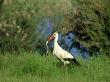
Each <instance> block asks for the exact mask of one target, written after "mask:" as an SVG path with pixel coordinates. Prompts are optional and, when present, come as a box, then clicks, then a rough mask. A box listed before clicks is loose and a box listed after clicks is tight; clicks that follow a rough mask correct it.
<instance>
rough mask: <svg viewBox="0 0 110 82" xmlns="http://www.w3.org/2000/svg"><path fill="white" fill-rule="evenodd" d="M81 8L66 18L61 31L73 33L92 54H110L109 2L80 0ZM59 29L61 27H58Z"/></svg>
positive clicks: (107, 0)
mask: <svg viewBox="0 0 110 82" xmlns="http://www.w3.org/2000/svg"><path fill="white" fill-rule="evenodd" d="M79 4H80V6H78V7H77V8H76V11H75V12H74V11H71V13H68V14H66V15H65V16H64V21H63V22H62V24H61V26H60V28H59V29H61V28H62V29H63V30H62V31H61V32H64V33H65V32H69V31H72V32H74V33H75V35H76V38H77V40H76V41H78V42H79V43H81V44H83V45H84V46H85V47H87V48H88V49H89V50H90V52H91V53H97V52H98V51H99V52H101V53H106V54H107V55H110V54H109V51H110V48H109V47H110V38H109V36H110V34H109V33H110V5H109V0H106V1H104V0H98V1H95V0H92V1H91V0H79ZM73 10H75V9H74V7H73ZM58 27H59V26H58Z"/></svg>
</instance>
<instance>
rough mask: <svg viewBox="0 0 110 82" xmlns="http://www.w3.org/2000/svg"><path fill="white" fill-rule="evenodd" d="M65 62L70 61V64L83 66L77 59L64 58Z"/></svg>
mask: <svg viewBox="0 0 110 82" xmlns="http://www.w3.org/2000/svg"><path fill="white" fill-rule="evenodd" d="M63 60H64V61H69V62H71V63H73V64H76V65H77V66H81V64H80V63H79V62H78V61H77V60H76V59H75V58H73V59H71V58H64V59H63Z"/></svg>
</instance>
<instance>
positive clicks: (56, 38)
mask: <svg viewBox="0 0 110 82" xmlns="http://www.w3.org/2000/svg"><path fill="white" fill-rule="evenodd" d="M57 41H58V36H56V37H55V40H54V47H55V45H58V43H57Z"/></svg>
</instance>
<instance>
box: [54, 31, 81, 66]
mask: <svg viewBox="0 0 110 82" xmlns="http://www.w3.org/2000/svg"><path fill="white" fill-rule="evenodd" d="M53 37H54V38H55V39H54V49H53V54H54V55H55V56H57V57H58V58H59V59H60V60H61V61H62V62H63V63H64V64H68V63H71V62H74V63H75V64H77V65H79V63H78V62H77V60H76V59H75V58H74V56H72V55H71V54H70V53H69V52H67V51H65V50H64V49H62V48H61V47H60V46H59V44H58V42H57V41H58V33H57V32H55V33H53Z"/></svg>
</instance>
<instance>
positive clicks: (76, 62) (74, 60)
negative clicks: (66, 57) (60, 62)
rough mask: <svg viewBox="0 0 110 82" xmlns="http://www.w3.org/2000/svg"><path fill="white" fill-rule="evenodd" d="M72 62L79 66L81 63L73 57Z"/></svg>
mask: <svg viewBox="0 0 110 82" xmlns="http://www.w3.org/2000/svg"><path fill="white" fill-rule="evenodd" d="M72 62H73V63H75V64H76V65H77V66H81V64H80V63H79V62H78V61H77V60H76V59H75V58H73V59H72Z"/></svg>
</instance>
